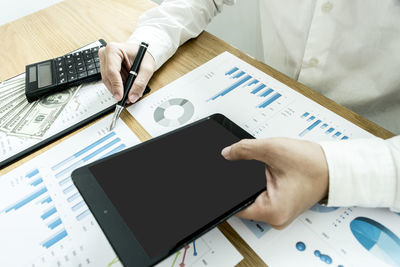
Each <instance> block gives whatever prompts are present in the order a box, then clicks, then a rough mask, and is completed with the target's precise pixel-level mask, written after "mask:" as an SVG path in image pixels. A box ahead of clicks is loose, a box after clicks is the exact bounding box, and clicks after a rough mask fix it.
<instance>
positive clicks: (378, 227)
mask: <svg viewBox="0 0 400 267" xmlns="http://www.w3.org/2000/svg"><path fill="white" fill-rule="evenodd" d="M350 230H351V232H352V233H353V235H354V237H355V238H356V239H357V241H358V242H359V243H360V244H361V245H362V246H363V247H364V248H365V249H366V250H368V251H369V252H370V253H372V254H373V255H374V256H376V257H377V258H379V259H380V260H382V261H384V262H386V263H387V264H389V265H392V266H400V238H399V237H398V236H397V235H395V234H394V233H393V232H392V231H391V230H389V229H388V228H386V227H385V226H384V225H382V224H380V223H379V222H376V221H374V220H372V219H369V218H366V217H357V218H355V219H354V220H353V221H351V223H350Z"/></svg>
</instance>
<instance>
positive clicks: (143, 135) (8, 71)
mask: <svg viewBox="0 0 400 267" xmlns="http://www.w3.org/2000/svg"><path fill="white" fill-rule="evenodd" d="M154 6H156V4H154V3H153V2H151V1H149V0H113V1H110V0H66V1H64V2H61V3H59V4H56V5H54V6H51V7H49V8H46V9H44V10H41V11H39V12H36V13H34V14H31V15H28V16H26V17H24V18H21V19H18V20H16V21H13V22H11V23H8V24H5V25H3V26H1V27H0V38H1V42H0V58H1V64H0V81H2V80H5V79H8V78H10V77H12V76H15V75H17V74H20V73H22V72H24V71H25V65H27V64H29V63H32V62H38V61H42V60H46V59H48V58H54V57H57V56H60V55H63V54H66V53H68V52H70V51H72V50H75V49H77V48H79V47H81V46H84V45H86V44H88V43H90V42H93V41H95V40H97V39H99V38H103V39H105V40H106V41H107V42H110V41H114V42H121V41H125V40H126V39H127V38H128V37H129V36H130V35H131V34H132V32H133V31H134V29H135V27H136V23H137V20H138V17H139V16H140V15H141V14H142V13H143V12H144V11H146V10H148V9H150V8H152V7H154ZM224 51H229V52H230V53H232V54H234V55H236V56H237V57H239V58H241V59H242V60H244V61H246V62H248V63H249V64H251V65H253V66H254V67H256V68H258V69H260V70H262V71H263V72H265V73H267V74H269V75H270V76H272V77H274V78H276V79H277V80H280V81H281V82H283V83H285V84H287V85H288V86H290V87H291V88H293V89H294V90H296V91H298V92H300V93H301V94H303V95H305V96H307V97H309V98H311V99H313V100H314V101H316V102H318V103H319V104H321V105H323V106H325V107H326V108H328V109H330V110H332V111H334V112H336V113H337V114H339V115H340V116H342V117H344V118H346V119H348V120H349V121H351V122H353V123H355V124H356V125H358V126H360V127H361V128H363V129H365V130H367V131H369V132H371V133H372V134H374V135H376V136H379V137H382V138H389V137H391V136H393V134H392V133H390V132H389V131H387V130H385V129H383V128H381V127H379V126H377V125H376V124H374V123H372V122H370V121H368V120H366V119H365V118H363V117H362V116H360V115H358V114H356V113H354V112H352V111H350V110H348V109H346V108H344V107H342V106H340V105H338V104H336V103H335V102H333V101H332V100H329V99H327V98H326V97H324V96H321V95H320V94H318V93H316V92H314V91H312V90H311V89H309V88H307V87H306V86H304V85H302V84H300V83H298V82H296V81H294V80H292V79H290V78H289V77H287V76H286V75H284V74H282V73H280V72H278V71H276V70H274V69H272V68H271V67H269V66H267V65H265V64H263V63H261V62H259V61H257V60H255V59H252V58H250V57H249V56H247V55H246V54H244V53H243V52H241V51H239V50H238V49H235V48H233V47H232V46H230V45H229V44H227V43H225V42H223V41H221V40H220V39H218V38H217V37H215V36H213V35H211V34H209V33H207V32H203V33H202V34H201V35H200V36H199V37H198V38H196V39H194V40H191V41H189V42H187V43H186V44H184V45H183V46H181V47H180V48H179V50H178V51H177V53H176V54H175V55H174V56H173V57H172V58H171V59H170V60H169V61H168V62H167V63H166V64H164V65H163V67H162V68H160V69H159V70H158V71H157V72H156V73H155V74H154V76H153V78H152V80H151V82H150V86H151V88H152V89H153V92H154V91H156V90H157V89H159V88H161V87H163V86H165V85H167V84H168V83H170V82H172V81H174V80H175V79H177V78H179V77H181V76H182V75H184V74H185V73H187V72H189V71H191V70H193V69H194V68H196V67H198V66H200V65H201V64H203V63H205V62H207V61H208V60H210V59H212V58H213V57H215V56H217V55H218V54H220V53H222V52H224ZM122 117H123V119H124V121H125V122H126V123H127V124H128V126H129V127H130V128H131V129H132V130H133V131H134V132H135V133H136V134H137V135H138V137H139V138H140V139H141V140H142V141H144V140H147V139H149V138H150V135H149V134H148V133H147V132H146V131H145V130H144V129H143V128H142V127H141V126H140V125H139V124H138V123H137V121H136V120H135V119H134V118H133V117H132V116H131V115H130V114H129V113H127V112H124V113H123V115H122ZM76 132H79V130H78V131H76ZM76 132H75V133H72V134H70V135H68V136H66V137H64V138H63V139H60V140H58V141H57V142H54V143H53V144H51V145H49V146H47V147H46V148H43V149H41V150H39V151H37V152H35V153H33V154H31V155H29V156H27V157H25V158H24V159H22V160H20V161H18V162H16V163H14V164H12V165H10V166H8V167H6V168H5V169H3V170H1V171H0V172H1V173H2V174H4V173H6V172H8V171H10V170H11V169H14V168H16V167H17V166H19V165H21V164H23V163H24V162H26V161H28V160H29V159H31V158H33V157H35V156H37V155H39V154H40V153H43V152H44V151H46V150H47V149H49V148H51V147H53V146H54V145H55V144H58V143H59V142H61V141H62V140H65V139H66V138H68V137H70V136H71V135H73V134H76ZM219 228H220V230H221V231H222V232H223V233H224V234H225V236H226V237H227V238H228V239H229V240H230V241H231V242H232V243H233V245H234V246H235V247H236V248H237V249H238V250H239V251H240V253H241V254H242V255H243V257H244V260H243V261H242V262H241V263H239V265H238V266H265V263H263V262H262V261H261V259H260V258H259V257H258V256H257V255H256V254H255V252H254V251H253V250H252V249H251V248H250V247H249V246H248V245H247V244H246V243H245V242H244V241H243V240H242V239H241V238H240V236H239V235H238V234H237V233H236V232H235V231H234V230H233V229H232V228H231V227H230V226H229V225H228V224H227V223H226V222H225V223H223V224H221V225H220V226H219Z"/></svg>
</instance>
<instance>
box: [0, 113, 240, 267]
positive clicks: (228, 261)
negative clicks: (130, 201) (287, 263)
mask: <svg viewBox="0 0 400 267" xmlns="http://www.w3.org/2000/svg"><path fill="white" fill-rule="evenodd" d="M110 122H111V116H107V117H106V118H104V119H102V120H100V121H98V122H97V123H95V124H94V125H92V126H90V127H89V128H87V129H85V130H83V131H82V132H79V133H78V134H76V135H74V136H72V137H71V138H69V139H67V140H65V141H63V142H61V143H60V144H58V145H56V146H55V147H53V148H51V149H50V150H48V151H46V152H44V153H43V154H41V155H39V156H37V157H36V158H34V159H32V160H30V161H28V162H27V163H25V164H23V165H21V166H20V167H18V168H16V169H14V170H12V171H11V172H9V173H7V174H5V175H3V176H2V177H1V179H0V228H1V229H3V231H2V237H1V242H0V250H1V251H2V253H0V262H1V264H0V265H1V266H108V267H109V266H121V263H120V262H119V260H118V258H117V257H116V255H115V253H114V251H113V249H112V248H111V246H110V244H109V243H108V241H107V239H106V238H105V236H104V234H103V232H102V231H101V229H100V227H99V225H98V224H97V222H96V220H95V219H94V217H93V215H92V214H91V213H90V211H89V210H88V208H87V206H86V204H85V202H84V201H83V199H82V197H81V196H80V194H79V193H78V191H77V189H76V188H75V186H74V185H73V184H72V181H71V178H70V174H71V172H72V171H73V170H74V169H76V168H78V167H80V166H82V165H86V164H88V163H90V162H92V161H94V160H97V159H100V158H102V157H105V156H107V155H110V154H113V153H116V152H118V151H121V150H123V149H125V148H128V147H131V146H133V145H135V144H138V143H140V141H139V139H138V138H137V137H136V135H135V134H133V132H132V131H131V130H130V129H129V128H128V127H127V126H126V124H125V123H124V122H123V121H122V120H120V121H119V122H118V123H117V125H116V128H115V129H114V130H113V131H112V132H109V131H108V130H107V129H108V127H109V125H110ZM195 246H196V250H195V251H196V253H194V252H195V251H194V247H193V243H192V245H191V247H190V246H189V248H187V249H186V250H187V251H186V252H187V254H186V256H185V259H183V255H184V250H185V249H183V250H182V251H180V252H178V253H177V254H176V255H173V256H171V257H173V259H172V261H174V260H175V263H176V265H178V264H181V263H183V264H185V266H233V265H235V264H237V263H238V262H239V261H240V260H241V259H242V256H241V255H240V254H239V253H238V252H237V250H236V249H235V248H234V247H233V246H232V245H231V244H230V243H229V241H228V240H227V239H226V238H225V237H224V236H223V235H222V233H221V232H220V231H219V230H218V229H214V230H212V231H211V232H209V233H207V234H206V235H204V236H203V237H201V238H199V239H198V240H196V241H195ZM175 257H176V259H175ZM164 265H168V266H172V264H171V258H169V259H166V261H165V262H163V263H160V266H164ZM181 266H183V265H181Z"/></svg>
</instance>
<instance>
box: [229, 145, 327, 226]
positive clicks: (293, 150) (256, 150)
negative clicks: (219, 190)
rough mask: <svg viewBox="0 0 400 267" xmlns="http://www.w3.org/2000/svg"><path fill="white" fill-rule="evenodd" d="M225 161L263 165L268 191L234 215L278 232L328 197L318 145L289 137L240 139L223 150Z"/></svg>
mask: <svg viewBox="0 0 400 267" xmlns="http://www.w3.org/2000/svg"><path fill="white" fill-rule="evenodd" d="M222 155H223V156H224V157H225V158H226V159H228V160H252V159H254V160H258V161H262V162H264V163H265V164H266V168H265V174H266V178H267V191H265V192H263V193H261V194H260V195H259V196H258V197H257V199H256V200H255V202H254V203H253V204H252V205H250V206H249V207H248V208H246V209H244V210H243V211H241V212H239V213H238V214H237V215H238V216H240V217H243V218H246V219H252V220H257V221H264V222H267V223H269V224H270V225H271V226H272V227H274V228H277V229H280V228H284V227H286V226H287V225H288V224H290V223H291V222H292V221H293V220H294V219H295V218H296V217H297V216H299V215H300V214H301V213H303V212H304V211H306V210H308V209H309V208H310V207H311V206H313V205H314V204H315V203H317V202H318V201H320V200H321V199H323V198H324V197H325V196H326V195H327V194H328V185H329V181H328V180H329V177H328V176H329V173H328V165H327V162H326V159H325V154H324V152H323V150H322V148H321V146H320V145H318V144H316V143H313V142H309V141H302V140H296V139H289V138H266V139H258V140H255V139H254V140H242V141H240V142H238V143H236V144H233V145H231V146H229V147H226V148H224V149H223V150H222Z"/></svg>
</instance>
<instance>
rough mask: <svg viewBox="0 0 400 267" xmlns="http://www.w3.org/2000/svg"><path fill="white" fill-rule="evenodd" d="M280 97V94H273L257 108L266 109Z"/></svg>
mask: <svg viewBox="0 0 400 267" xmlns="http://www.w3.org/2000/svg"><path fill="white" fill-rule="evenodd" d="M281 96H282V95H281V94H280V93H275V94H274V95H272V96H271V97H270V98H269V99H267V100H265V101H264V102H262V103H261V104H260V105H258V106H257V107H258V108H266V107H268V106H269V105H271V104H272V103H273V102H274V101H275V100H277V99H278V98H280V97H281Z"/></svg>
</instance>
